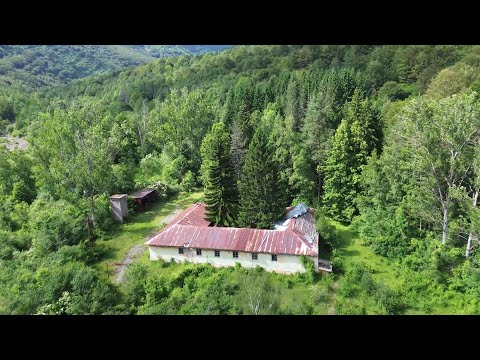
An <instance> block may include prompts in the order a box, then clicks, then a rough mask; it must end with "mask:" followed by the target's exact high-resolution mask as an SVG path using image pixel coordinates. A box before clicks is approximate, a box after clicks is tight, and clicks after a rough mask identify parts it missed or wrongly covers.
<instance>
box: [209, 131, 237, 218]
mask: <svg viewBox="0 0 480 360" xmlns="http://www.w3.org/2000/svg"><path fill="white" fill-rule="evenodd" d="M201 153H202V158H203V163H202V172H203V173H202V177H203V179H204V184H205V203H206V204H207V209H206V217H207V219H208V220H209V221H211V222H213V223H215V224H216V225H219V226H231V225H234V219H235V217H236V209H237V205H238V189H237V185H236V180H235V173H234V169H233V165H232V160H231V153H230V134H229V133H228V131H227V130H226V129H225V125H224V124H223V123H222V122H219V123H216V124H214V125H213V127H212V130H211V131H210V133H209V134H207V135H206V136H205V138H204V140H203V143H202V148H201Z"/></svg>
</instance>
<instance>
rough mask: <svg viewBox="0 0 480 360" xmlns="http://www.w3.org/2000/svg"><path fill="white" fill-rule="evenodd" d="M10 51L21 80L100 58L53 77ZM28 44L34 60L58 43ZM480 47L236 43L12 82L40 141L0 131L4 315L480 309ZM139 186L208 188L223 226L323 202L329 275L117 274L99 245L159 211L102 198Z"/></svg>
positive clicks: (16, 102)
mask: <svg viewBox="0 0 480 360" xmlns="http://www.w3.org/2000/svg"><path fill="white" fill-rule="evenodd" d="M5 49H7V50H8V51H7V50H5ZM24 50H25V49H24ZM57 50H58V51H67V52H66V53H65V56H66V57H70V55H69V53H68V52H69V50H68V49H67V48H65V49H62V47H58V49H57ZM57 50H56V51H57ZM70 50H72V49H70ZM117 50H118V49H117ZM130 50H131V51H134V49H130ZM137 50H138V49H137ZM150 50H152V49H150ZM2 51H3V53H2V54H3V55H2V56H0V57H1V58H3V59H0V68H1V66H3V65H1V64H5V62H8V63H9V64H10V63H11V65H8V66H7V68H6V69H4V70H3V73H2V72H1V71H2V70H1V69H0V74H1V75H2V76H4V75H5V74H7V75H8V76H7V77H13V79H15V81H17V80H18V82H24V83H25V82H26V83H29V81H30V80H31V79H29V78H27V79H24V76H27V77H30V76H33V75H31V74H32V73H33V74H34V73H35V71H37V72H39V73H38V74H37V75H39V76H40V78H41V77H43V75H42V74H50V75H45V76H46V77H47V78H50V77H51V76H52V79H53V80H52V81H51V82H49V83H51V84H59V83H64V82H66V81H67V79H68V80H70V79H73V78H75V77H79V76H80V75H79V74H81V76H83V75H85V74H89V71H96V70H94V68H95V66H97V65H95V62H88V65H85V66H86V68H83V67H82V66H83V65H82V64H83V63H81V62H79V63H78V64H77V65H76V66H77V67H78V69H76V70H75V71H74V73H72V74H70V73H69V71H70V72H71V71H73V70H71V68H70V65H68V66H67V65H65V67H64V68H62V69H61V71H63V70H64V71H67V72H66V73H64V74H63V77H61V76H60V72H61V71H60V72H59V73H58V74H55V71H56V70H55V71H53V70H52V71H53V72H49V71H50V70H51V69H55V68H56V66H57V65H55V64H54V63H47V64H45V63H44V62H40V63H38V64H37V63H36V62H35V61H33V62H29V63H28V64H26V63H24V59H22V58H17V57H15V56H16V55H13V54H14V53H15V51H17V50H15V49H14V48H10V47H8V48H5V47H2ZM25 51H26V50H25ZM28 51H31V52H32V60H35V59H43V58H44V57H45V56H47V55H46V54H47V53H48V52H46V50H45V49H44V48H38V49H36V48H35V47H31V48H28ZM35 51H37V52H39V54H36V53H35ZM72 51H73V50H72ZM135 51H136V50H135ZM142 51H143V52H145V51H146V52H148V51H149V50H148V51H147V50H146V49H143V50H142ZM152 51H154V50H152ZM479 54H480V52H479V47H478V46H443V45H436V46H370V45H369V46H330V45H329V46H297V45H293V46H239V47H235V48H233V49H230V50H227V51H224V52H221V53H217V54H204V55H201V56H179V57H175V58H162V59H158V60H155V61H152V62H149V63H148V64H146V65H142V66H137V67H131V68H128V69H126V70H123V71H117V72H112V73H106V74H103V75H101V76H95V77H88V78H85V79H81V80H76V81H72V82H70V83H69V84H67V85H62V86H57V87H52V88H48V89H44V90H41V91H36V92H30V90H31V89H21V88H19V87H16V86H8V87H5V86H4V87H0V128H1V129H2V130H1V131H10V132H12V133H14V134H16V135H23V136H25V137H26V139H27V140H28V141H29V143H30V146H29V148H28V149H27V150H26V151H13V152H8V151H6V150H4V149H3V146H2V145H0V152H1V153H0V310H1V311H2V312H3V313H31V314H33V313H69V314H70V313H75V314H77V313H95V314H97V313H185V314H186V313H188V314H193V313H212V314H213V313H218V314H220V313H222V314H223V313H242V314H246V313H276V314H279V313H281V314H291V313H342V314H347V313H348V314H360V313H361V314H399V313H402V314H403V313H469V314H473V313H475V314H476V313H479V312H480V308H479V303H478V300H477V299H478V289H479V288H480V286H479V285H480V278H479V276H478V274H479V273H480V268H479V265H478V261H479V260H480V259H479V256H480V255H479V252H478V244H479V242H478V239H479V234H478V229H479V224H480V212H479V210H478V206H477V203H478V193H479V189H480V185H479V184H480V166H479V164H480V152H479V151H478V149H479V148H480V147H479V145H480V144H479V141H480V110H479V109H480V108H479V92H478V91H479V90H480V86H479V84H480V82H479V74H480V72H479V66H480V55H479ZM12 56H13V57H12ZM29 56H30V55H29ZM72 56H73V55H72ZM141 56H142V57H144V56H149V55H148V54H145V53H143V55H141ZM47 57H48V56H47ZM121 58H122V57H121V56H116V55H115V56H114V57H113V58H112V59H115V61H120V59H121ZM75 59H76V58H75V57H74V56H73V57H72V58H71V61H70V60H69V62H67V63H68V64H73V63H76V61H75ZM2 60H3V63H2V62H1V61H2ZM42 61H43V60H42ZM102 61H103V60H102ZM107 62H108V61H107ZM12 66H13V67H12ZM71 66H73V65H71ZM4 67H5V66H4ZM74 67H75V66H74ZM22 69H23V70H22ZM36 69H37V70H36ZM49 69H50V70H49ZM77 72H78V73H77ZM22 74H23V75H22ZM24 74H28V75H24ZM77 75H79V76H77ZM1 79H3V80H4V81H10V80H8V79H7V80H5V78H4V77H3V78H1ZM32 79H33V78H32ZM35 79H37V78H36V77H35ZM32 81H33V80H32ZM46 83H47V82H46ZM12 84H13V83H12ZM7 129H8V130H7ZM202 144H203V146H202ZM145 186H155V187H156V188H157V189H158V190H159V191H160V194H161V195H162V197H163V198H168V197H169V196H171V194H174V193H177V192H178V191H184V192H189V191H192V190H194V189H195V188H199V187H202V186H203V187H204V189H205V190H207V193H208V196H207V201H208V202H209V203H210V204H209V206H210V209H212V211H211V214H210V215H209V216H211V217H212V219H213V218H214V219H215V222H217V223H218V224H222V225H232V224H233V225H242V226H254V227H268V226H269V225H270V224H271V222H272V221H273V220H276V218H277V217H278V216H280V214H281V212H282V210H283V209H284V208H285V207H286V206H289V205H294V204H297V203H299V202H305V203H306V204H307V205H309V206H313V207H315V208H317V209H318V212H317V215H318V219H319V228H318V230H319V232H320V235H321V245H320V257H322V258H329V259H330V260H331V261H332V262H333V266H334V271H335V273H334V274H333V275H329V276H323V275H318V274H316V273H313V272H312V271H311V269H309V271H307V273H305V274H299V275H295V276H290V277H288V276H282V275H275V274H266V273H262V272H261V271H257V270H244V269H214V268H211V267H209V266H193V265H189V264H164V263H162V262H159V263H150V262H148V261H145V260H146V258H145V256H146V255H144V257H142V258H141V259H140V262H139V263H140V264H143V265H144V266H146V268H144V267H142V266H133V267H131V269H130V270H129V275H128V276H127V282H126V284H125V285H124V287H120V289H119V288H118V287H115V286H114V285H112V284H111V281H110V280H109V278H108V277H107V276H105V274H104V273H103V272H104V269H102V268H101V267H100V268H99V265H98V264H99V261H101V259H105V258H104V257H103V258H102V256H106V255H105V252H104V250H105V246H106V245H105V244H106V243H108V242H113V241H115V240H114V239H117V240H118V239H122V240H121V241H125V243H127V242H128V241H132V242H131V243H130V244H132V245H134V244H137V241H138V242H140V239H139V238H140V237H141V236H145V235H144V232H143V231H146V229H148V230H149V231H150V230H151V226H152V224H150V221H152V219H150V221H147V220H146V219H144V220H145V222H146V223H147V225H145V224H144V225H140V223H142V222H143V220H142V218H141V215H138V216H139V217H138V218H137V219H138V220H139V223H138V224H137V226H139V227H142V226H145V227H143V229H141V230H140V229H139V230H138V233H137V235H138V237H132V238H131V237H130V233H129V231H130V230H132V228H133V231H135V226H133V227H132V228H128V224H127V226H125V227H123V228H122V231H121V232H118V229H119V228H118V227H115V226H113V224H112V220H111V216H110V212H109V205H108V200H107V196H109V195H110V194H112V193H124V192H130V191H132V190H134V189H137V188H140V187H145ZM236 190H238V199H239V201H238V207H237V206H235V205H236V200H235V199H236ZM159 206H160V205H159ZM158 210H160V208H158ZM259 214H261V215H259ZM327 216H328V217H327ZM154 218H155V216H154ZM330 218H332V219H334V220H335V221H332V220H330ZM337 221H340V222H342V223H339V222H337ZM148 224H149V225H148ZM132 225H133V224H132ZM155 226H159V224H157V225H155ZM123 231H124V232H123ZM127 235H128V236H127ZM127 237H128V239H131V240H126V238H127ZM119 241H120V240H119ZM110 244H112V243H110ZM115 246H117V245H115ZM115 246H113V247H115ZM102 247H103V248H102ZM118 248H121V251H118V252H117V255H118V256H120V255H119V254H120V253H122V254H123V253H124V250H126V249H125V248H123V247H122V246H120V245H118ZM107 252H108V251H107ZM117 255H114V256H113V257H112V258H115V259H117V258H116V256H117ZM107 256H108V255H107ZM307 266H308V265H307ZM61 269H63V270H64V272H62V271H61ZM252 284H253V285H255V284H256V285H255V286H253V285H252ZM252 286H253V287H252ZM259 288H261V289H262V291H260V290H259ZM212 294H213V295H212ZM296 298H298V299H301V300H298V301H296V300H293V299H296ZM256 304H259V305H258V306H257V305H256Z"/></svg>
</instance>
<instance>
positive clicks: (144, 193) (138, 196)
mask: <svg viewBox="0 0 480 360" xmlns="http://www.w3.org/2000/svg"><path fill="white" fill-rule="evenodd" d="M154 191H155V189H142V190H138V191H135V192H133V193H131V194H130V196H131V197H133V198H134V199H141V198H144V197H145V196H147V195H149V194H151V193H153V192H154Z"/></svg>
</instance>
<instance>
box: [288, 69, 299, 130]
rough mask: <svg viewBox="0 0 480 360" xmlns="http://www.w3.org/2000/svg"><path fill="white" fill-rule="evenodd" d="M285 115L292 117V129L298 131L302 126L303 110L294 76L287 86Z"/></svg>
mask: <svg viewBox="0 0 480 360" xmlns="http://www.w3.org/2000/svg"><path fill="white" fill-rule="evenodd" d="M285 115H286V116H291V117H292V119H293V130H294V131H299V130H300V128H301V126H302V121H303V111H302V104H301V100H300V86H299V85H298V82H297V80H296V79H294V78H292V79H291V80H290V82H289V84H288V88H287V97H286V104H285Z"/></svg>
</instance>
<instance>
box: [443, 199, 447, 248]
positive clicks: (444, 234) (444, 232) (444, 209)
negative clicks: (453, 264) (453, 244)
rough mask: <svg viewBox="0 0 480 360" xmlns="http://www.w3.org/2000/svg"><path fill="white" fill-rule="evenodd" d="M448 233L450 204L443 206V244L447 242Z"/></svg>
mask: <svg viewBox="0 0 480 360" xmlns="http://www.w3.org/2000/svg"><path fill="white" fill-rule="evenodd" d="M447 233H448V206H445V207H444V208H443V224H442V244H444V245H445V244H446V243H447Z"/></svg>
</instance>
